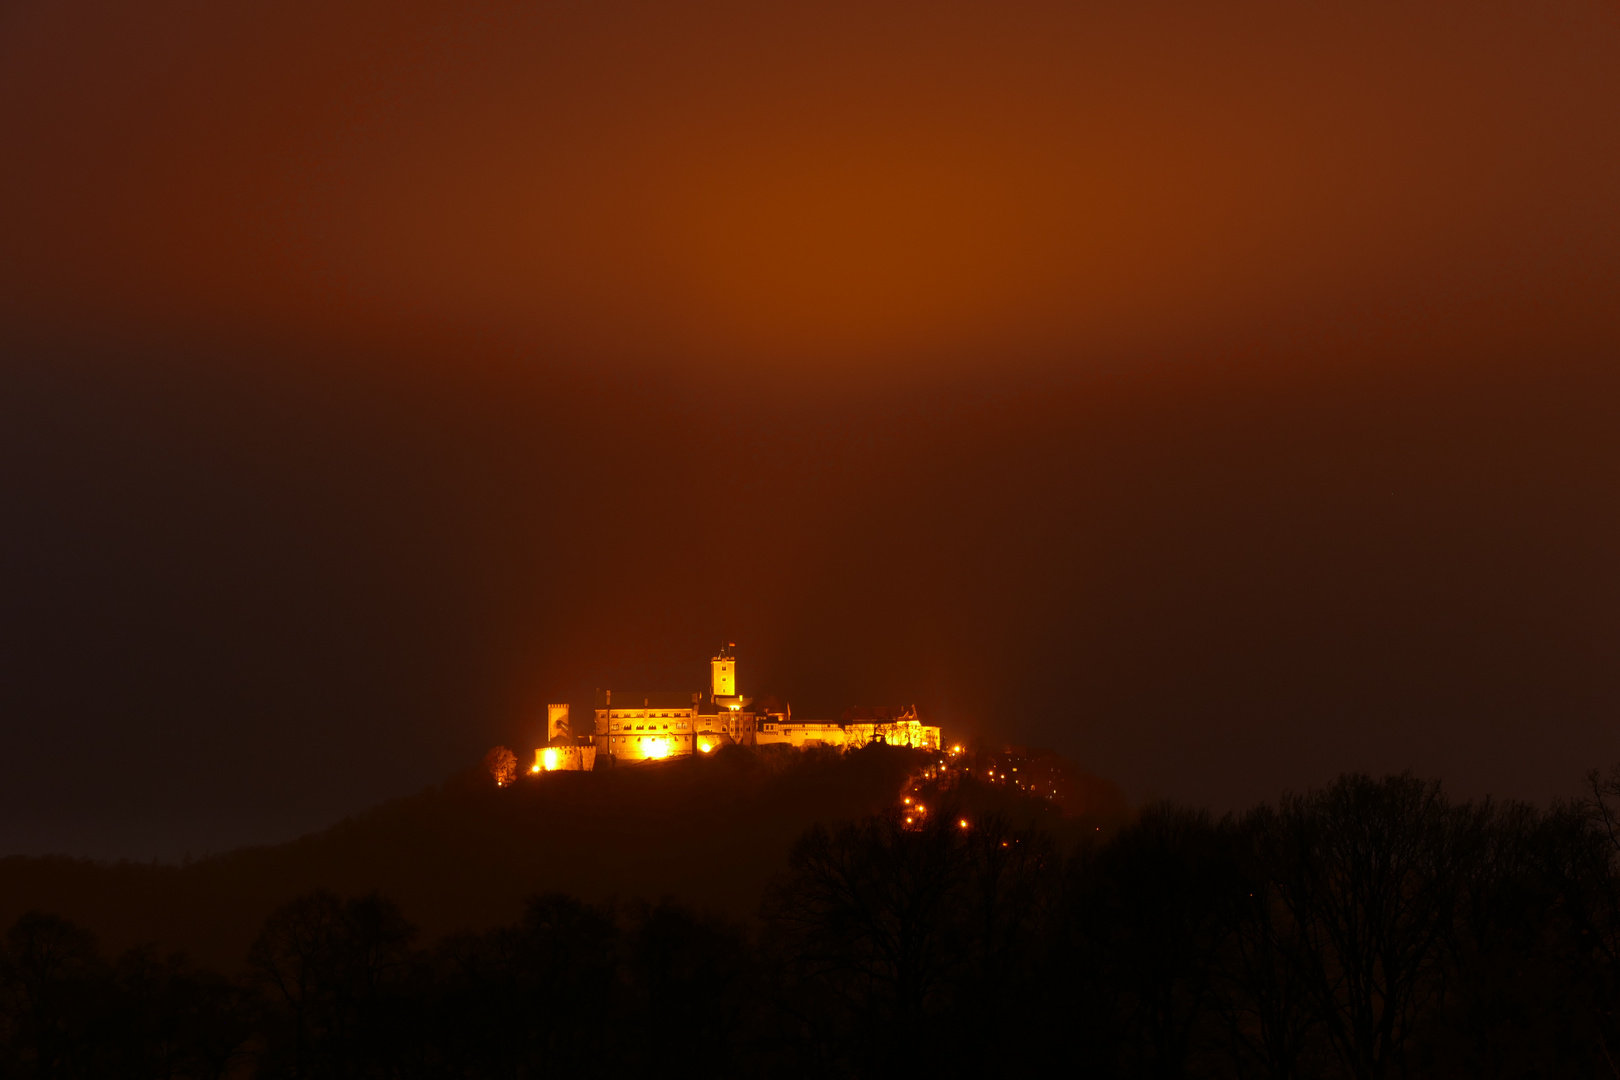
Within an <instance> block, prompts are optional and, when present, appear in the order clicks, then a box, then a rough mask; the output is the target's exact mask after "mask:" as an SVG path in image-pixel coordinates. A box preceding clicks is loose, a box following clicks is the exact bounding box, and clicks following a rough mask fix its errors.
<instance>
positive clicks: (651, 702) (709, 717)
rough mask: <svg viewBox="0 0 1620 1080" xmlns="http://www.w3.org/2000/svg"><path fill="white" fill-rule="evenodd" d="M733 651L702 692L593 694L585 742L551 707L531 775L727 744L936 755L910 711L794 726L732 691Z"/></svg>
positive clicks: (774, 706)
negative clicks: (872, 748) (903, 749)
mask: <svg viewBox="0 0 1620 1080" xmlns="http://www.w3.org/2000/svg"><path fill="white" fill-rule="evenodd" d="M731 648H732V647H731V646H729V645H728V646H727V647H726V648H724V649H721V650H720V655H718V656H716V657H714V658H713V659H712V660H710V661H709V692H708V693H707V694H704V693H701V692H698V693H681V692H653V693H648V692H645V691H635V692H632V691H624V690H598V691H597V692H596V718H595V719H596V724H595V734H594V735H593V736H592V737H591V738H590V739H589V740H587V739H585V738H583V737H575V736H573V735H572V733H571V731H570V729H569V726H568V706H566V705H553V706H551V707H550V708H551V716H550V718H549V723H548V734H549V735H550V743H548V745H547V746H545V747H542V748H540V749H539V750H537V751H535V766H534V768H535V771H537V772H539V771H547V772H550V771H554V770H557V769H590V768H592V767H594V761H595V759H596V758H597V757H599V756H600V757H605V758H606V759H607V760H608V761H609V762H612V763H615V764H629V763H634V762H642V761H659V760H663V759H665V758H675V757H689V756H691V755H692V754H694V753H698V754H707V753H711V752H713V751H714V750H716V749H718V748H720V747H722V746H729V745H736V746H773V745H784V746H792V747H796V748H799V749H805V748H808V747H813V746H830V747H836V748H838V749H840V750H847V749H855V748H857V747H861V746H865V745H867V744H868V743H874V742H880V743H888V744H889V745H891V746H915V747H921V748H924V749H930V750H938V749H939V728H937V727H932V726H929V725H927V724H924V723H922V722H921V721H920V720H919V719H918V718H917V707H916V706H915V705H911V706H907V707H905V708H857V709H846V710H845V711H844V716H843V719H842V720H841V721H831V720H795V719H793V709H792V707H791V706H789V705H788V703H787V702H785V701H782V700H780V699H778V698H775V697H765V698H759V699H757V700H756V699H754V698H751V697H745V696H743V695H741V694H739V693H737V660H736V658H735V657H734V656H733V655H732V654H731ZM558 710H561V714H560V716H559V714H558ZM587 743H588V744H589V745H587ZM586 751H589V760H587V755H586Z"/></svg>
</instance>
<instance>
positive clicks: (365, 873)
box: [0, 747, 915, 970]
mask: <svg viewBox="0 0 1620 1080" xmlns="http://www.w3.org/2000/svg"><path fill="white" fill-rule="evenodd" d="M914 765H915V757H914V754H913V752H911V751H906V750H901V749H896V748H884V747H872V748H869V749H868V750H865V751H862V752H860V753H856V754H850V755H846V756H843V757H839V756H837V755H825V756H824V755H819V754H770V753H754V752H749V751H742V750H738V751H732V752H727V753H725V754H722V755H719V756H717V757H716V758H713V759H702V760H699V761H695V762H694V761H682V762H672V763H668V764H660V765H652V766H642V767H637V768H621V769H616V770H608V771H604V772H598V773H554V774H551V775H547V776H539V777H524V778H523V779H522V780H520V781H519V782H518V783H517V784H515V785H513V786H511V787H509V788H505V789H496V788H495V787H494V786H493V785H492V784H491V783H490V781H489V778H488V776H487V775H482V774H475V773H468V774H465V775H462V776H459V777H457V778H455V779H453V780H452V781H450V782H448V783H446V784H444V785H443V786H441V787H438V788H435V789H431V790H428V791H425V792H423V793H421V794H419V795H415V796H412V797H409V798H405V799H399V800H396V801H394V802H390V803H386V804H384V805H382V806H380V807H377V808H376V809H374V810H371V811H368V812H366V813H364V814H361V815H359V816H356V817H353V818H350V819H347V820H344V821H342V822H340V823H339V824H337V825H335V826H333V827H332V828H330V829H327V830H325V831H323V832H319V833H314V834H311V835H309V836H305V837H303V838H301V839H299V840H296V841H293V842H291V843H287V844H282V845H277V846H271V847H257V848H244V849H241V850H238V851H233V852H230V853H228V854H224V855H218V856H213V857H210V858H207V859H203V860H200V861H197V862H192V863H189V864H186V865H183V866H164V865H149V864H131V863H120V864H112V865H108V864H98V863H93V862H87V861H83V860H75V859H67V858H43V859H41V858H21V857H16V858H8V859H3V860H0V927H3V926H7V925H10V924H11V922H12V921H13V920H15V919H16V917H17V916H18V915H19V914H20V913H22V912H23V911H26V910H29V909H35V908H37V909H42V910H46V911H51V912H54V913H57V914H60V915H62V916H64V917H66V918H68V919H71V920H73V921H74V922H77V923H80V924H81V925H84V926H86V927H87V928H89V929H91V930H93V931H94V932H95V933H96V934H97V935H98V937H99V938H100V939H101V941H102V944H103V946H104V947H105V948H107V949H109V950H119V949H122V948H125V947H127V946H129V945H132V944H136V943H141V942H152V943H155V944H157V945H158V946H159V947H160V948H162V949H165V950H167V949H178V950H183V951H185V952H187V953H189V954H190V955H191V956H192V957H193V958H194V959H196V960H198V961H199V962H202V963H204V964H208V965H211V966H215V967H219V968H223V969H225V970H233V969H235V968H237V967H238V966H240V965H241V963H242V962H243V959H244V957H245V956H246V953H247V948H248V945H249V944H250V942H251V941H252V939H253V936H254V934H255V933H256V932H257V930H258V928H259V925H260V924H261V923H262V921H263V920H264V917H265V916H266V915H267V914H268V913H269V912H270V911H272V910H273V909H274V908H275V907H276V906H277V905H279V904H281V903H283V902H285V901H286V900H288V899H291V898H292V897H294V896H297V895H299V894H301V893H304V892H307V891H309V890H312V889H315V888H329V889H332V890H334V891H337V892H339V893H342V894H355V893H360V892H364V891H368V890H371V889H377V890H380V891H381V892H382V893H384V894H385V895H387V896H390V897H392V898H393V899H395V900H397V901H398V902H399V903H400V905H401V907H402V908H403V910H404V912H405V915H406V917H407V918H409V919H410V920H411V921H413V922H414V923H416V924H417V925H418V926H420V927H421V928H422V930H423V932H424V934H425V935H426V936H427V937H429V938H431V937H435V936H438V935H440V934H443V933H447V932H451V931H455V930H460V929H468V928H479V927H485V926H490V925H493V924H496V923H500V922H507V921H512V920H514V919H516V917H517V916H518V913H519V911H520V905H521V902H522V900H523V898H524V897H526V896H528V895H530V894H533V893H536V892H540V891H544V890H552V889H556V890H562V891H565V892H569V893H573V894H575V895H579V896H583V897H586V898H590V899H606V898H609V897H614V896H617V897H620V898H623V899H630V898H635V897H647V898H656V897H659V896H663V895H666V894H667V895H671V896H674V897H676V898H678V899H680V900H683V901H686V902H689V903H692V904H696V905H699V906H702V907H707V908H712V909H715V910H718V911H723V912H727V913H731V914H734V915H739V916H745V915H748V914H750V913H751V912H752V911H753V910H754V908H755V907H756V906H757V904H758V903H759V898H760V894H761V889H762V887H763V885H764V883H765V881H766V880H767V879H768V878H769V877H770V875H771V874H772V873H774V872H775V871H776V870H777V869H779V868H780V867H782V866H783V865H784V864H785V860H786V857H787V852H788V849H789V847H790V845H791V844H792V842H793V840H794V839H795V838H796V837H798V836H799V835H800V834H801V833H802V832H804V831H805V830H806V829H807V828H809V827H810V826H811V825H812V824H814V823H815V822H817V821H830V820H835V819H840V818H851V817H857V816H860V815H863V814H868V813H872V812H874V811H877V810H879V809H881V808H883V807H885V806H890V805H893V804H894V801H895V800H896V798H897V797H898V793H899V791H900V789H901V787H902V785H903V784H904V782H905V778H906V776H907V775H908V774H909V772H910V771H911V770H912V768H913V767H914Z"/></svg>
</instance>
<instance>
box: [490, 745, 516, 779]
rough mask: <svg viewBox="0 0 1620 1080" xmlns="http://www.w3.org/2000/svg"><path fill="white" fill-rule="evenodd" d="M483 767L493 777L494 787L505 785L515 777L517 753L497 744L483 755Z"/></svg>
mask: <svg viewBox="0 0 1620 1080" xmlns="http://www.w3.org/2000/svg"><path fill="white" fill-rule="evenodd" d="M484 768H485V769H487V770H489V775H490V776H492V777H494V778H495V786H496V787H505V786H506V785H507V784H510V783H511V782H512V781H513V780H516V779H517V755H516V754H514V753H512V751H510V750H508V749H507V748H506V747H504V746H497V747H495V748H494V749H493V750H491V751H490V752H489V753H487V754H485V755H484Z"/></svg>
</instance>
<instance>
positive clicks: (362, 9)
mask: <svg viewBox="0 0 1620 1080" xmlns="http://www.w3.org/2000/svg"><path fill="white" fill-rule="evenodd" d="M3 18H4V20H5V21H4V23H0V27H3V33H0V110H3V111H0V134H3V137H4V140H5V144H6V145H7V146H8V148H9V152H8V155H7V156H8V157H9V158H10V159H11V161H12V166H11V167H10V168H8V169H6V170H5V171H4V174H3V177H0V194H3V196H4V207H5V208H4V210H3V211H0V215H3V217H0V229H3V233H0V236H3V238H4V247H5V250H6V255H5V262H4V273H5V277H4V279H3V281H0V286H3V291H4V293H5V294H6V295H7V296H9V297H10V298H11V299H10V304H11V305H14V309H15V310H20V311H23V312H33V313H39V312H41V311H42V310H43V311H50V312H55V313H56V314H58V315H59V316H61V317H63V318H69V319H72V320H74V321H80V322H82V321H83V319H84V318H85V316H86V314H87V313H90V312H93V313H94V314H96V315H98V316H105V317H107V318H109V319H113V320H135V321H137V322H141V323H150V322H153V321H156V322H158V323H159V324H160V325H164V326H166V327H168V328H174V327H184V328H195V327H197V326H198V325H199V324H200V323H202V322H204V321H208V320H215V321H222V322H224V323H226V324H227V325H239V324H240V323H241V322H242V321H243V320H247V321H250V322H252V323H255V324H264V323H272V324H276V325H278V326H286V327H292V328H296V329H298V330H300V331H301V332H302V331H304V330H309V329H312V328H313V329H318V330H321V329H329V328H331V327H332V326H333V325H334V324H338V325H342V326H343V327H344V328H345V329H346V330H348V331H351V332H353V331H356V330H358V331H359V332H362V333H365V334H381V335H384V336H386V337H389V338H392V337H395V336H397V335H400V334H407V335H408V334H411V333H416V332H420V331H422V330H423V329H424V328H426V327H429V326H445V325H449V326H453V327H455V328H457V329H458V330H462V331H464V330H467V329H475V330H477V331H479V332H483V333H492V334H494V335H495V336H496V337H497V338H499V339H503V340H511V341H514V342H518V343H521V344H523V345H526V346H536V345H566V346H567V347H569V348H571V349H574V350H583V351H586V352H589V353H590V354H592V355H611V356H619V357H621V358H634V359H655V358H656V359H668V358H669V357H671V356H672V355H679V356H683V357H688V358H692V359H695V360H699V361H707V360H730V361H737V362H742V363H747V364H750V365H755V364H759V363H766V364H770V365H776V364H788V365H796V366H808V367H817V368H826V367H834V368H836V367H840V366H843V365H847V364H848V363H850V362H852V361H853V362H858V363H859V364H861V365H863V366H867V365H870V364H872V363H874V362H876V363H879V364H893V363H896V362H907V363H909V364H915V363H918V362H922V363H929V362H935V363H937V362H944V361H950V362H953V363H959V362H968V363H973V362H978V363H996V364H1004V363H1006V361H1007V358H1008V357H1009V356H1017V357H1032V356H1039V357H1051V356H1053V355H1060V356H1062V357H1063V358H1064V359H1065V361H1066V362H1071V363H1072V362H1073V361H1074V359H1075V358H1076V356H1077V353H1076V350H1079V351H1080V352H1079V354H1078V355H1081V356H1083V355H1085V354H1087V353H1097V352H1119V351H1121V350H1124V351H1134V350H1137V349H1144V348H1145V349H1162V348H1166V347H1172V346H1174V347H1181V346H1185V345H1188V344H1194V345H1199V344H1206V345H1207V344H1210V343H1212V342H1223V343H1224V342H1227V341H1229V340H1232V339H1238V340H1243V341H1248V340H1250V339H1252V338H1253V337H1254V336H1255V333H1256V327H1258V326H1272V325H1274V324H1276V323H1277V322H1278V321H1279V320H1280V321H1282V322H1284V323H1287V324H1288V326H1289V328H1290V330H1289V332H1298V329H1299V327H1300V326H1301V324H1303V325H1304V326H1306V327H1318V328H1319V327H1320V326H1321V325H1322V321H1323V320H1327V321H1328V322H1329V323H1332V322H1334V321H1335V320H1340V321H1342V320H1349V321H1350V322H1352V323H1354V324H1356V325H1358V326H1362V328H1363V329H1365V326H1364V324H1365V323H1366V322H1367V320H1369V319H1371V320H1374V321H1376V322H1378V323H1379V324H1380V325H1382V324H1384V323H1386V322H1387V323H1391V324H1392V325H1394V326H1396V327H1407V326H1410V325H1411V324H1413V323H1414V322H1416V323H1418V324H1421V325H1423V326H1424V327H1426V331H1425V332H1427V333H1433V332H1439V333H1440V334H1441V336H1442V337H1445V338H1455V337H1457V336H1462V337H1464V338H1467V339H1468V340H1469V341H1470V342H1472V341H1478V340H1499V339H1500V336H1501V335H1502V334H1503V333H1507V334H1510V335H1515V336H1533V337H1534V338H1535V339H1536V340H1538V341H1544V340H1545V334H1546V331H1547V325H1546V324H1547V322H1549V321H1555V322H1557V323H1558V324H1559V326H1560V328H1561V330H1562V332H1563V333H1565V334H1575V335H1577V336H1585V335H1590V334H1593V333H1601V334H1602V335H1604V336H1605V339H1606V338H1607V336H1608V335H1609V332H1610V330H1612V310H1611V308H1610V307H1609V304H1608V299H1607V297H1608V296H1609V295H1611V294H1612V292H1613V287H1614V285H1615V281H1616V277H1615V271H1616V260H1617V259H1620V254H1617V253H1620V231H1617V221H1616V213H1617V211H1616V209H1615V207H1616V199H1615V197H1614V192H1615V185H1616V183H1617V182H1620V65H1616V64H1615V63H1614V60H1615V56H1616V50H1617V43H1620V25H1617V23H1620V15H1617V12H1616V9H1615V7H1614V6H1613V5H1612V4H1611V3H1604V2H1597V0H1592V2H1567V3H1558V4H1552V5H1532V6H1526V5H1523V4H1512V3H1505V2H1504V3H1495V2H1485V3H1466V4H1463V3H1420V4H1411V3H1401V4H1396V3H1390V4H1348V3H1346V4H1322V5H1296V4H1286V3H1278V2H1248V3H1238V4H1230V5H1224V4H1223V5H1215V6H1211V5H1208V4H1196V3H1156V4H1146V5H1141V4H1124V3H1084V4H1075V3H1048V4H1039V3H1024V4H1016V3H1015V4H996V5H980V4H971V5H970V4H947V5H940V4H882V5H873V4H867V3H851V4H824V3H817V4H803V5H793V4H770V5H758V4H742V3H738V4H731V5H727V4H707V5H698V6H691V5H681V6H679V7H670V6H668V5H659V4H645V5H636V4H545V5H530V4H502V3H485V4H471V5H431V4H422V3H410V2H407V3H386V4H385V3H360V4H351V5H340V6H336V7H334V6H333V5H327V4H298V3H294V4H247V5H228V6H225V7H221V6H219V5H210V4H203V3H178V2H172V0H171V2H162V3H157V4H143V5H137V6H131V5H127V4H117V3H105V4H96V3H89V2H78V3H67V4H62V3H23V4H13V5H9V6H8V11H7V13H6V15H5V16H3ZM1532 320H1533V322H1534V325H1533V326H1532V325H1527V324H1528V323H1529V322H1530V321H1532Z"/></svg>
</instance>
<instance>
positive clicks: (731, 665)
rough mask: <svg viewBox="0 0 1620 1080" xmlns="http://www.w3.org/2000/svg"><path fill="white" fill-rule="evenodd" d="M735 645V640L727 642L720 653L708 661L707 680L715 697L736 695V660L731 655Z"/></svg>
mask: <svg viewBox="0 0 1620 1080" xmlns="http://www.w3.org/2000/svg"><path fill="white" fill-rule="evenodd" d="M736 647H737V643H736V642H734V641H730V642H727V643H726V647H725V648H723V649H721V650H720V655H719V656H716V657H715V658H714V659H712V660H710V661H709V682H710V686H711V688H712V692H713V694H714V696H715V697H717V698H722V697H736V696H737V660H736V658H735V657H734V656H732V655H731V650H732V649H734V648H736Z"/></svg>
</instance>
